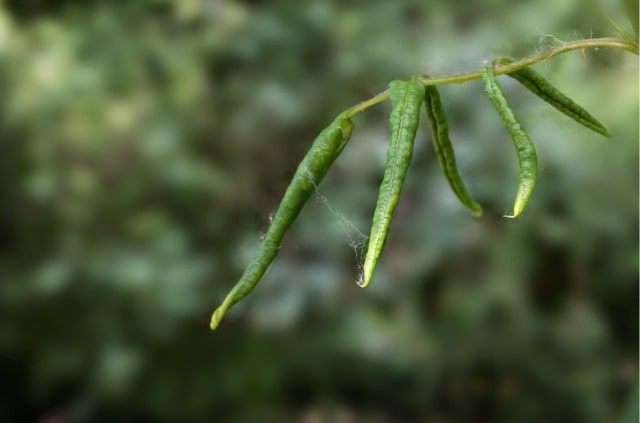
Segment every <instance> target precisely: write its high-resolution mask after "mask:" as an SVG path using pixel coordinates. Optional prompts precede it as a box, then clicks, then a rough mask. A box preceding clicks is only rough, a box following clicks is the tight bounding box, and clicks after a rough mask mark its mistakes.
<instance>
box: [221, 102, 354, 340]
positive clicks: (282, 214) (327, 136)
mask: <svg viewBox="0 0 640 423" xmlns="http://www.w3.org/2000/svg"><path fill="white" fill-rule="evenodd" d="M349 111H350V110H347V111H345V112H343V113H341V114H340V115H338V117H336V118H335V119H334V121H333V122H331V124H330V125H329V126H328V127H327V128H325V129H324V130H323V131H322V132H321V133H320V135H318V137H317V138H316V139H315V141H314V142H313V145H312V146H311V149H310V150H309V152H308V153H307V155H306V156H305V158H304V159H303V160H302V162H301V163H300V165H299V166H298V169H297V170H296V173H295V175H294V176H293V180H292V181H291V183H290V184H289V187H288V188H287V191H286V192H285V194H284V197H283V199H282V201H281V202H280V206H279V207H278V211H276V214H275V215H274V216H273V221H272V222H271V226H269V230H268V231H267V234H266V235H265V237H264V239H263V241H262V243H261V244H260V247H259V248H258V252H257V253H256V255H255V257H254V258H253V260H252V261H251V263H250V264H249V266H247V268H246V269H245V271H244V274H243V275H242V277H241V278H240V280H239V281H238V283H236V285H235V286H234V287H233V289H232V290H231V291H230V292H229V293H228V294H227V296H226V297H225V299H224V301H223V302H222V305H220V307H218V308H217V309H216V310H215V311H214V312H213V315H212V316H211V329H212V330H213V329H215V328H216V327H217V326H218V324H219V323H220V320H221V319H222V317H223V316H224V315H225V313H226V312H227V311H228V310H229V308H231V306H233V305H234V304H235V303H237V302H238V301H240V300H241V299H242V298H244V297H246V296H247V295H248V294H249V293H250V292H251V291H252V290H253V288H255V286H256V285H257V284H258V282H260V279H261V278H262V276H263V275H264V273H265V272H266V271H267V268H268V267H269V265H270V264H271V262H272V261H273V259H274V258H275V256H276V254H278V249H279V248H280V243H281V242H282V238H283V237H284V234H285V232H286V231H287V229H289V227H290V226H291V224H292V223H293V222H294V221H295V219H296V217H298V214H299V213H300V210H301V209H302V207H303V206H304V204H305V203H306V202H307V200H308V199H309V197H310V196H311V195H312V194H313V192H314V190H315V188H316V187H317V185H318V184H319V183H320V181H322V179H323V178H324V176H325V175H326V174H327V171H328V170H329V167H330V166H331V164H332V163H333V162H334V160H335V159H336V158H337V157H338V156H339V155H340V153H341V152H342V150H343V149H344V146H345V145H346V143H347V141H348V140H349V138H350V137H351V131H352V129H353V123H352V122H351V120H350V119H349Z"/></svg>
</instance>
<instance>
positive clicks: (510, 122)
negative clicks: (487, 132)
mask: <svg viewBox="0 0 640 423" xmlns="http://www.w3.org/2000/svg"><path fill="white" fill-rule="evenodd" d="M482 79H483V81H484V86H485V92H486V93H487V96H488V97H489V100H491V103H493V105H494V107H495V108H496V110H497V111H498V114H499V115H500V119H501V120H502V123H503V124H504V126H505V128H507V132H509V135H510V136H511V139H512V140H513V144H514V146H515V147H516V153H517V154H518V162H519V165H520V171H519V175H518V192H517V193H516V200H515V202H514V204H513V214H511V215H505V217H511V218H513V217H517V216H518V215H519V214H520V213H522V211H523V210H524V208H525V206H526V205H527V202H528V201H529V198H531V194H533V189H534V188H535V186H536V178H537V176H538V156H537V154H536V149H535V147H534V145H533V142H531V138H529V136H528V135H527V133H526V132H525V130H524V128H523V127H522V125H521V124H520V122H519V121H518V118H517V117H516V115H515V113H513V110H512V109H511V106H510V105H509V103H508V102H507V99H506V97H505V96H504V92H503V91H502V88H500V85H498V81H496V76H495V74H494V73H493V70H492V69H491V68H490V67H488V66H487V67H485V68H484V69H483V70H482Z"/></svg>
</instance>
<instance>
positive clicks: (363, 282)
mask: <svg viewBox="0 0 640 423" xmlns="http://www.w3.org/2000/svg"><path fill="white" fill-rule="evenodd" d="M389 90H390V96H391V116H390V118H389V126H390V127H391V142H390V143H389V150H388V151H387V163H386V166H385V171H384V176H383V178H382V183H381V184H380V193H379V195H378V201H377V203H376V208H375V211H374V213H373V222H372V224H371V235H370V236H369V247H368V249H367V255H366V257H365V261H364V268H363V274H362V275H361V277H360V279H359V280H358V285H360V286H361V287H365V286H367V285H368V284H369V282H370V281H371V277H372V276H373V271H374V269H375V267H376V264H377V262H378V257H379V256H380V252H381V251H382V246H383V245H384V241H385V239H386V237H387V231H388V230H389V225H390V223H391V217H392V215H393V211H394V210H395V208H396V206H397V205H398V201H399V200H400V194H401V192H402V184H403V183H404V180H405V177H406V176H407V170H408V169H409V164H410V163H411V157H412V156H413V143H414V141H415V138H416V133H417V131H418V125H419V123H420V106H421V105H422V102H423V101H424V95H425V87H424V85H423V84H422V82H420V81H418V80H417V79H412V80H410V81H392V82H391V83H390V84H389Z"/></svg>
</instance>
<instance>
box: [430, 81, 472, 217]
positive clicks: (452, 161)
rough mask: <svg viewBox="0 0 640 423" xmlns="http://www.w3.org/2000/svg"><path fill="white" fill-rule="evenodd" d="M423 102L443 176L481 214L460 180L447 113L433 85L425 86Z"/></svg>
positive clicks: (459, 197) (470, 207) (468, 205)
mask: <svg viewBox="0 0 640 423" xmlns="http://www.w3.org/2000/svg"><path fill="white" fill-rule="evenodd" d="M424 104H425V106H426V109H427V116H428V118H429V122H430V123H431V134H432V139H433V146H434V147H435V150H436V155H437V156H438V163H439V164H440V169H442V172H443V173H444V176H445V177H446V178H447V181H449V185H450V186H451V189H453V192H454V193H455V194H456V196H457V197H458V199H460V201H461V202H462V204H464V205H465V206H466V207H467V208H468V209H469V210H471V211H472V212H473V214H474V215H475V216H477V217H480V216H482V206H480V204H478V203H476V202H475V201H474V200H473V198H471V196H470V195H469V193H468V192H467V189H466V188H465V186H464V183H463V182H462V178H461V177H460V173H459V172H458V166H457V165H456V156H455V153H454V151H453V146H452V145H451V139H450V138H449V124H448V123H447V115H446V113H445V111H444V107H443V106H442V101H441V100H440V94H439V93H438V89H437V88H436V87H435V86H434V85H429V86H427V87H426V94H425V98H424Z"/></svg>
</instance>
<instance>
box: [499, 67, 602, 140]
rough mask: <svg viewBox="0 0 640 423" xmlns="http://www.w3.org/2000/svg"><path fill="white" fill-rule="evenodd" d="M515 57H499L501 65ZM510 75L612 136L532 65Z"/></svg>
mask: <svg viewBox="0 0 640 423" xmlns="http://www.w3.org/2000/svg"><path fill="white" fill-rule="evenodd" d="M513 61H514V59H513V58H510V57H502V58H500V59H498V63H499V64H500V65H506V64H509V63H512V62H513ZM507 75H509V76H510V77H512V78H514V79H515V80H517V81H518V82H520V83H521V84H522V85H524V86H525V87H526V88H527V89H528V90H529V91H531V92H532V93H534V94H535V95H537V96H538V97H540V98H541V99H543V100H544V101H546V102H547V103H549V104H550V105H552V106H553V107H555V108H556V109H558V110H559V111H560V112H562V113H564V114H565V115H567V116H569V117H570V118H571V119H573V120H575V121H576V122H578V123H579V124H581V125H584V126H586V127H587V128H589V129H592V130H593V131H595V132H597V133H599V134H602V135H604V136H605V137H608V136H610V135H609V131H608V130H607V128H606V127H605V126H604V125H603V124H602V123H600V122H599V121H598V119H596V118H595V117H593V116H592V115H591V114H590V113H589V112H587V111H586V110H585V109H584V108H583V107H582V106H580V105H579V104H578V103H576V102H575V101H573V100H571V99H570V98H569V97H567V96H566V95H564V94H563V93H562V92H561V91H560V90H558V89H557V88H556V87H554V86H553V85H551V83H550V82H549V81H547V80H546V79H545V78H544V77H543V76H542V75H540V74H539V73H538V72H536V71H534V70H533V69H531V68H530V67H526V68H523V69H519V70H517V71H515V72H511V73H508V74H507Z"/></svg>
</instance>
